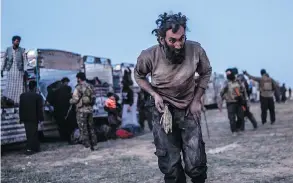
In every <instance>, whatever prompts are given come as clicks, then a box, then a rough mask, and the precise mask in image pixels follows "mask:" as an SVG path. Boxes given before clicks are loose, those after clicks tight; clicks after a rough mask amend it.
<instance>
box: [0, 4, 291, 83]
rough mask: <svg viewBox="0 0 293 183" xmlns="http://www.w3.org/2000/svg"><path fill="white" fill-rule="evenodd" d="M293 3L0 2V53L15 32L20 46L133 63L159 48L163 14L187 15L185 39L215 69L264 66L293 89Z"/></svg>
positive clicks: (251, 70) (256, 70)
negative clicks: (159, 20) (152, 48)
mask: <svg viewBox="0 0 293 183" xmlns="http://www.w3.org/2000/svg"><path fill="white" fill-rule="evenodd" d="M292 10H293V1H292V0H245V1H244V0H242V1H240V0H238V1H235V0H221V1H219V0H189V1H188V0H185V1H184V0H181V1H179V0H177V1H174V0H160V1H155V0H148V1H138V0H124V1H113V0H107V1H99V0H49V1H42V0H2V5H1V15H2V16H1V50H2V51H4V50H5V48H6V47H7V46H10V45H11V38H12V36H13V35H20V36H21V37H22V42H21V46H22V47H24V48H26V49H31V48H52V49H61V50H66V51H72V52H76V53H80V54H82V55H93V56H100V57H107V58H110V59H111V60H112V63H114V64H115V63H120V62H130V63H135V62H136V59H137V56H138V55H139V54H140V52H141V50H143V49H146V48H147V47H150V46H152V45H154V44H156V43H157V42H156V37H155V36H154V35H152V34H151V31H152V30H153V29H154V28H156V24H155V21H156V19H157V17H158V15H159V14H161V13H163V12H165V11H166V12H169V11H173V12H174V13H177V12H179V11H180V12H182V13H183V14H185V15H186V16H187V17H188V18H189V21H188V27H189V30H190V32H188V34H187V38H188V39H190V40H194V41H198V42H200V43H201V44H202V46H203V47H204V48H205V50H206V52H207V54H208V57H209V58H210V61H211V64H212V67H213V71H215V72H224V70H225V69H226V68H228V67H234V66H236V67H238V68H239V70H240V71H242V70H244V69H245V70H247V71H248V72H249V73H251V74H253V75H257V76H259V75H260V69H262V68H264V69H266V70H267V71H268V73H269V74H270V75H271V76H272V77H273V78H275V79H276V80H278V81H280V82H285V83H286V84H287V85H290V86H291V87H292V86H293V79H292V76H293V72H292V71H293V70H292V69H293V51H292V49H293V21H292V18H293V11H292Z"/></svg>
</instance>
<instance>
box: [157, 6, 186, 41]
mask: <svg viewBox="0 0 293 183" xmlns="http://www.w3.org/2000/svg"><path fill="white" fill-rule="evenodd" d="M186 22H187V17H186V16H185V15H182V13H181V12H179V13H178V14H173V13H170V14H168V13H166V12H165V13H164V14H161V15H159V18H158V19H157V20H156V24H157V28H156V29H154V30H153V31H152V34H154V33H155V36H157V41H158V42H159V44H160V45H161V43H160V38H165V37H166V32H167V31H168V30H170V29H172V32H173V33H176V32H177V31H178V29H179V28H180V26H182V27H183V28H184V29H185V30H187V26H186Z"/></svg>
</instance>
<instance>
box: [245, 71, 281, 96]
mask: <svg viewBox="0 0 293 183" xmlns="http://www.w3.org/2000/svg"><path fill="white" fill-rule="evenodd" d="M247 75H248V77H249V78H250V79H252V80H254V81H256V82H258V83H259V91H260V96H262V97H273V96H274V93H275V90H276V88H277V84H276V82H275V81H274V80H273V79H272V78H270V77H269V76H268V75H267V74H264V75H263V76H262V77H254V76H251V75H249V74H247Z"/></svg>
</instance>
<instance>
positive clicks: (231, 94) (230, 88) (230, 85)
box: [227, 81, 242, 100]
mask: <svg viewBox="0 0 293 183" xmlns="http://www.w3.org/2000/svg"><path fill="white" fill-rule="evenodd" d="M235 89H238V91H239V93H240V95H242V93H241V90H240V89H241V86H240V84H239V82H237V81H235V82H228V93H227V94H228V97H229V98H230V99H233V100H235V99H236V97H238V95H237V93H236V92H235Z"/></svg>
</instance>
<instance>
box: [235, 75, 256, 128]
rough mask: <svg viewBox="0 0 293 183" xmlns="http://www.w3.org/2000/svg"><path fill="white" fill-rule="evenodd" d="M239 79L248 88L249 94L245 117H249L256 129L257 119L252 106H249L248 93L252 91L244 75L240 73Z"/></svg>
mask: <svg viewBox="0 0 293 183" xmlns="http://www.w3.org/2000/svg"><path fill="white" fill-rule="evenodd" d="M237 80H238V81H239V83H240V84H241V85H242V87H243V88H245V90H246V94H247V98H246V99H245V102H244V104H245V108H246V109H245V111H244V117H247V118H248V119H249V121H250V122H251V124H252V126H253V128H254V129H257V121H256V119H255V117H254V115H253V114H252V112H251V111H250V106H249V95H248V93H249V92H250V91H249V90H250V89H249V85H248V83H247V80H246V79H245V77H244V75H242V74H239V75H238V76H237Z"/></svg>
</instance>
